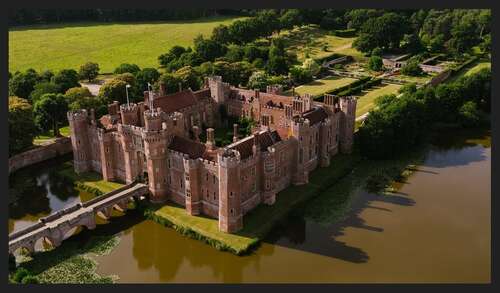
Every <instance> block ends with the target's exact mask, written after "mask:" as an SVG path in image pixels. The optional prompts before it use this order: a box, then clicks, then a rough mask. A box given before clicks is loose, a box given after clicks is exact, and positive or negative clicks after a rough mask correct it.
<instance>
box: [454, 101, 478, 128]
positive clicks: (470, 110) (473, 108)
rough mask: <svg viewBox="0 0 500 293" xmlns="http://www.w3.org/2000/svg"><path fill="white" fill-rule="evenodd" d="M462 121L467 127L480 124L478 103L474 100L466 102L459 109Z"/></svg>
mask: <svg viewBox="0 0 500 293" xmlns="http://www.w3.org/2000/svg"><path fill="white" fill-rule="evenodd" d="M458 113H459V117H460V123H461V124H462V125H463V126H465V127H473V126H477V125H479V122H480V120H481V119H480V112H479V110H478V108H477V104H476V103H475V102H474V101H468V102H465V103H464V104H463V105H462V107H460V109H459V111H458Z"/></svg>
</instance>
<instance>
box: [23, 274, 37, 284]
mask: <svg viewBox="0 0 500 293" xmlns="http://www.w3.org/2000/svg"><path fill="white" fill-rule="evenodd" d="M21 283H22V284H39V283H40V282H39V281H38V278H37V277H35V276H32V275H27V276H25V277H24V278H23V279H22V280H21Z"/></svg>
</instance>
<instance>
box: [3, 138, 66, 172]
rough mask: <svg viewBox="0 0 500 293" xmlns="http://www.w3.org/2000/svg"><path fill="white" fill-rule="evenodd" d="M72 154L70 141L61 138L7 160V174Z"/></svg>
mask: <svg viewBox="0 0 500 293" xmlns="http://www.w3.org/2000/svg"><path fill="white" fill-rule="evenodd" d="M71 152H72V148H71V139H70V138H69V137H62V138H58V139H56V140H55V141H54V142H53V143H51V144H48V145H44V146H40V147H37V148H35V149H32V150H29V151H26V152H23V153H20V154H17V155H15V156H13V157H10V158H9V174H10V173H12V172H14V171H16V170H18V169H21V168H24V167H26V166H30V165H33V164H36V163H40V162H42V161H45V160H48V159H52V158H55V157H57V156H60V155H64V154H68V153H71Z"/></svg>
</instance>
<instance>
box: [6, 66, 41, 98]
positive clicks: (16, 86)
mask: <svg viewBox="0 0 500 293" xmlns="http://www.w3.org/2000/svg"><path fill="white" fill-rule="evenodd" d="M38 79H39V76H38V74H37V73H36V71H35V70H33V69H28V70H26V72H25V73H21V72H16V73H14V76H12V78H11V79H10V80H9V95H11V96H17V97H20V98H23V99H29V97H30V94H31V92H32V91H33V89H34V87H35V84H36V83H37V82H38Z"/></svg>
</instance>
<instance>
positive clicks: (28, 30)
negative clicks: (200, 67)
mask: <svg viewBox="0 0 500 293" xmlns="http://www.w3.org/2000/svg"><path fill="white" fill-rule="evenodd" d="M236 19H238V18H232V17H212V18H205V19H198V20H193V21H171V22H154V23H78V24H65V25H44V26H27V27H19V28H14V29H11V30H10V31H9V71H10V72H12V73H14V72H15V71H16V70H26V69H28V68H33V69H35V70H37V71H39V70H46V69H51V70H60V69H64V68H73V69H78V68H79V66H80V65H82V64H84V63H85V62H87V61H93V62H97V63H99V67H100V69H101V72H112V71H113V70H114V68H116V67H117V66H118V65H119V64H121V63H135V64H137V65H139V66H140V67H146V66H147V67H158V61H157V58H158V56H159V55H160V54H163V53H165V52H167V51H168V49H169V48H171V47H172V46H174V45H181V46H192V44H193V39H194V38H195V37H196V36H197V35H198V34H203V35H205V36H208V35H210V34H211V32H212V29H213V28H214V27H216V26H218V25H219V24H226V25H227V24H229V23H231V22H233V21H234V20H236Z"/></svg>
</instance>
